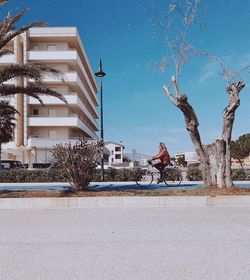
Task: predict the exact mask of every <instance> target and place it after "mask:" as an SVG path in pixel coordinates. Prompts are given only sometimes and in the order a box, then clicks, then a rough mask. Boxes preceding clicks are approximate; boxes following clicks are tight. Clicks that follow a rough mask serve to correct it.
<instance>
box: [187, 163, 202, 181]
mask: <svg viewBox="0 0 250 280" xmlns="http://www.w3.org/2000/svg"><path fill="white" fill-rule="evenodd" d="M187 179H188V180H189V181H201V180H202V174H201V170H200V168H199V167H198V166H197V165H189V166H188V170H187Z"/></svg>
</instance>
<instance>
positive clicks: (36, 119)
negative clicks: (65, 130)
mask: <svg viewBox="0 0 250 280" xmlns="http://www.w3.org/2000/svg"><path fill="white" fill-rule="evenodd" d="M28 126H31V127H72V128H79V129H81V130H82V131H83V132H84V133H86V134H87V135H88V136H89V137H90V138H92V139H97V136H96V134H95V133H94V132H93V131H92V130H91V129H90V128H89V127H88V125H87V123H86V121H85V120H84V119H83V118H82V117H79V116H78V115H77V114H71V115H69V116H64V117H63V116H62V117H50V116H30V117H28Z"/></svg>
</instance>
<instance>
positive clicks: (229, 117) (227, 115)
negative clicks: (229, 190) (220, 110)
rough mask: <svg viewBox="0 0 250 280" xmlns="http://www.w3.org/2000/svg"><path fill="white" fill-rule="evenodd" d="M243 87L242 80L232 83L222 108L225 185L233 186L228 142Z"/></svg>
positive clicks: (229, 141) (230, 137)
mask: <svg viewBox="0 0 250 280" xmlns="http://www.w3.org/2000/svg"><path fill="white" fill-rule="evenodd" d="M244 87H245V84H244V83H243V82H242V81H239V82H238V83H233V84H231V85H230V86H229V87H228V88H227V92H228V94H229V103H228V105H227V107H226V108H225V110H224V124H223V129H222V138H223V140H224V141H225V145H226V151H225V183H226V184H225V185H226V187H233V181H232V170H231V152H230V144H231V139H232V129H233V123H234V118H235V111H236V110H237V108H238V107H239V106H240V92H241V90H242V89H243V88H244Z"/></svg>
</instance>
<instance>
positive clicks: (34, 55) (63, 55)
mask: <svg viewBox="0 0 250 280" xmlns="http://www.w3.org/2000/svg"><path fill="white" fill-rule="evenodd" d="M27 56H28V57H27V58H28V60H29V61H32V62H35V61H39V62H43V63H58V62H60V63H66V64H72V63H73V64H75V65H78V66H79V68H80V70H81V72H82V74H83V77H84V79H85V80H86V83H87V84H88V86H89V88H90V90H91V95H92V97H93V99H94V102H95V105H98V99H97V97H96V93H95V90H94V88H93V86H92V84H91V81H90V79H89V77H88V74H87V72H86V70H85V67H84V66H83V63H82V61H81V58H80V56H79V55H78V52H77V50H75V49H68V50H55V51H48V50H30V51H28V53H27Z"/></svg>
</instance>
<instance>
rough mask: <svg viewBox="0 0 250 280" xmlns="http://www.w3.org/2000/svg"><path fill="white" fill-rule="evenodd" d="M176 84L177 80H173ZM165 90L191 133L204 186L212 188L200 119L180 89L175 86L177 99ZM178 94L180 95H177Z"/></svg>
mask: <svg viewBox="0 0 250 280" xmlns="http://www.w3.org/2000/svg"><path fill="white" fill-rule="evenodd" d="M173 82H174V83H175V80H173ZM164 90H165V92H166V94H167V96H168V98H169V99H170V101H171V102H172V103H173V104H174V105H175V106H176V107H177V108H179V109H180V110H181V111H182V113H183V115H184V119H185V124H186V129H187V131H188V133H189V136H190V138H191V141H192V143H193V145H194V148H195V151H196V154H197V156H198V159H199V161H200V166H201V172H202V177H203V180H204V186H205V187H210V186H211V185H212V178H211V172H210V162H209V156H208V153H207V151H206V149H204V147H203V145H202V142H201V137H200V133H199V130H198V126H199V121H198V118H197V116H196V114H195V112H194V109H193V107H192V106H191V105H190V104H189V103H188V98H187V96H186V95H185V94H183V95H181V94H180V93H179V92H178V87H177V85H175V90H176V98H174V97H173V95H172V94H171V93H170V91H169V89H168V88H167V87H164ZM177 92H178V93H177Z"/></svg>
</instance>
